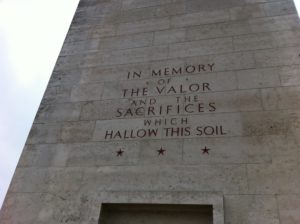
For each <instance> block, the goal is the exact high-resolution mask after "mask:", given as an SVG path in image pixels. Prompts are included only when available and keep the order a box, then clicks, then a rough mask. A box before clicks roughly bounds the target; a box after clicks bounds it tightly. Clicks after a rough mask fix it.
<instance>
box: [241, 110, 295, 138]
mask: <svg viewBox="0 0 300 224" xmlns="http://www.w3.org/2000/svg"><path fill="white" fill-rule="evenodd" d="M241 122H242V127H243V135H245V136H248V135H274V134H276V135H277V134H286V133H288V132H289V131H291V130H292V127H291V123H292V121H291V118H290V115H289V113H288V112H286V111H265V112H244V113H242V114H241Z"/></svg>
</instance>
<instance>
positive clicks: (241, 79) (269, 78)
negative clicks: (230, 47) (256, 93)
mask: <svg viewBox="0 0 300 224" xmlns="http://www.w3.org/2000/svg"><path fill="white" fill-rule="evenodd" d="M236 75H237V79H238V86H239V87H238V88H239V89H252V88H263V87H276V86H280V78H279V74H278V69H277V68H264V69H249V70H240V71H237V72H236Z"/></svg>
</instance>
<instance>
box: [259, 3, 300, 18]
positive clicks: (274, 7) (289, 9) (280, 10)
mask: <svg viewBox="0 0 300 224" xmlns="http://www.w3.org/2000/svg"><path fill="white" fill-rule="evenodd" d="M264 8H265V11H266V14H267V15H268V16H277V15H286V14H297V11H296V7H295V5H294V2H293V1H279V2H272V3H267V4H265V5H264Z"/></svg>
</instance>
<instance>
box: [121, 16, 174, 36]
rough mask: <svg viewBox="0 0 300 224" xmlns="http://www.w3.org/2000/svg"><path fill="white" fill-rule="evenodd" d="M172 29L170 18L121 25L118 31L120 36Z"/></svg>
mask: <svg viewBox="0 0 300 224" xmlns="http://www.w3.org/2000/svg"><path fill="white" fill-rule="evenodd" d="M169 27H170V20H169V18H159V19H149V20H141V21H136V22H130V23H120V24H119V26H118V29H117V34H118V35H124V34H131V33H142V32H150V31H157V30H164V29H168V28H169Z"/></svg>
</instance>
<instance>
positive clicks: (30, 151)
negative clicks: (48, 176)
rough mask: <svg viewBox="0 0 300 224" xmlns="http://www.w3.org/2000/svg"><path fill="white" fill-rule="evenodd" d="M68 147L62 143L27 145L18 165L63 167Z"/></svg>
mask: <svg viewBox="0 0 300 224" xmlns="http://www.w3.org/2000/svg"><path fill="white" fill-rule="evenodd" d="M68 153H69V148H68V147H66V145H63V144H56V145H54V144H38V145H27V146H25V149H24V151H23V153H22V157H21V158H20V161H19V164H18V167H64V166H66V161H67V159H68Z"/></svg>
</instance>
